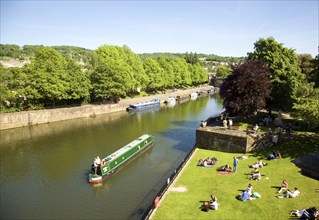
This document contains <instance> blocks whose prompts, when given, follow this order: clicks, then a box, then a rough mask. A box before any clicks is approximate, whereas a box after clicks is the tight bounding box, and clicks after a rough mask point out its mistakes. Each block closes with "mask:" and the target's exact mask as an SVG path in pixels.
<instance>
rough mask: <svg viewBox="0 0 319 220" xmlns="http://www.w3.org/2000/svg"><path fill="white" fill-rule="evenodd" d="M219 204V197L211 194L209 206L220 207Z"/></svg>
mask: <svg viewBox="0 0 319 220" xmlns="http://www.w3.org/2000/svg"><path fill="white" fill-rule="evenodd" d="M218 206H219V204H218V203H217V198H216V196H214V195H213V194H212V195H210V201H209V208H210V209H213V210H217V209H218Z"/></svg>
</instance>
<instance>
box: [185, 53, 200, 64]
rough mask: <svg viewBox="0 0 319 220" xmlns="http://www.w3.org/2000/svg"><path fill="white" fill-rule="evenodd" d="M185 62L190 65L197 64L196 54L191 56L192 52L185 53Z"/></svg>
mask: <svg viewBox="0 0 319 220" xmlns="http://www.w3.org/2000/svg"><path fill="white" fill-rule="evenodd" d="M185 60H186V62H187V63H190V64H195V63H198V62H199V59H198V56H197V53H194V54H193V53H192V52H191V53H188V52H186V54H185Z"/></svg>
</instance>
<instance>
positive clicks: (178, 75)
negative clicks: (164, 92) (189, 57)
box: [168, 57, 183, 87]
mask: <svg viewBox="0 0 319 220" xmlns="http://www.w3.org/2000/svg"><path fill="white" fill-rule="evenodd" d="M177 61H178V60H177V58H173V57H172V58H169V59H168V62H169V63H170V66H171V67H172V69H173V73H174V77H173V78H174V87H179V86H181V85H182V84H183V82H182V70H181V68H180V65H179V63H178V62H177Z"/></svg>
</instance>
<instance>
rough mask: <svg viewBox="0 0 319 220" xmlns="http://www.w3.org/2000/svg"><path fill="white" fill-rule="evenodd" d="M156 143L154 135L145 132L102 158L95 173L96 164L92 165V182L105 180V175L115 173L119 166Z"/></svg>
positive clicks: (90, 180) (90, 179) (90, 177)
mask: <svg viewBox="0 0 319 220" xmlns="http://www.w3.org/2000/svg"><path fill="white" fill-rule="evenodd" d="M153 144H154V137H153V136H152V135H149V134H144V135H142V136H141V137H139V138H137V139H135V140H134V141H132V142H130V143H129V144H127V145H125V146H124V147H122V148H120V149H119V150H117V151H115V152H114V153H112V154H111V155H109V156H107V157H105V158H103V159H102V160H101V165H100V166H98V167H97V172H96V175H95V168H94V164H93V165H92V166H91V172H90V174H89V182H90V183H100V182H102V181H103V177H106V176H109V175H111V174H113V173H114V172H115V171H116V170H117V169H118V168H120V167H121V166H122V165H124V164H125V163H126V162H128V161H129V160H131V159H133V158H135V157H136V156H137V155H139V154H140V153H142V152H144V151H145V150H146V149H148V148H150V147H151V146H152V145H153Z"/></svg>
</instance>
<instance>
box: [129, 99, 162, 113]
mask: <svg viewBox="0 0 319 220" xmlns="http://www.w3.org/2000/svg"><path fill="white" fill-rule="evenodd" d="M160 104H161V101H160V100H159V99H154V100H152V101H149V102H143V103H137V104H131V105H129V107H127V108H126V111H138V110H143V109H148V108H154V107H156V106H160Z"/></svg>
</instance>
